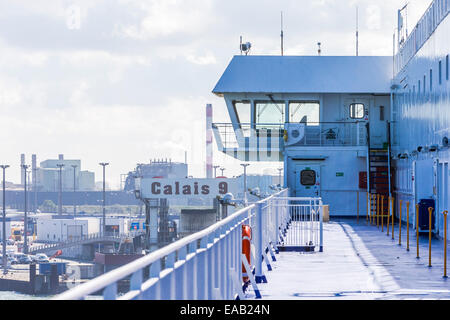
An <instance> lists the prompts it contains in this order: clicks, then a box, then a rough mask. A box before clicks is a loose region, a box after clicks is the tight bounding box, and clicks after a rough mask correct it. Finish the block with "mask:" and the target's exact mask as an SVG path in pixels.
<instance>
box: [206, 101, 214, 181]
mask: <svg viewBox="0 0 450 320" xmlns="http://www.w3.org/2000/svg"><path fill="white" fill-rule="evenodd" d="M212 133H213V132H212V104H207V105H206V178H207V179H212V177H213V151H212V143H213V135H212Z"/></svg>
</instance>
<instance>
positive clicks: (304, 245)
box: [274, 198, 324, 252]
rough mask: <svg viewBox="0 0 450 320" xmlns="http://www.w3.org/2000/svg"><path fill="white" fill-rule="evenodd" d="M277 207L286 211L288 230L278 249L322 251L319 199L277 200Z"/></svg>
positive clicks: (320, 200)
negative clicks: (316, 249)
mask: <svg viewBox="0 0 450 320" xmlns="http://www.w3.org/2000/svg"><path fill="white" fill-rule="evenodd" d="M274 201H276V202H280V201H283V203H276V206H277V207H280V208H282V209H283V210H286V218H285V219H287V221H288V228H287V229H286V231H285V232H284V234H283V235H282V238H281V241H280V247H284V248H285V249H289V250H311V251H314V250H315V248H318V249H319V251H320V252H322V251H323V208H324V205H323V203H322V199H321V198H278V199H276V200H274Z"/></svg>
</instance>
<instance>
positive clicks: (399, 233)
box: [398, 200, 403, 246]
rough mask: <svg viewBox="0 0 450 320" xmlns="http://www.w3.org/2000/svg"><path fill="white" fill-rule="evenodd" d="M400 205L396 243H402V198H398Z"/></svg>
mask: <svg viewBox="0 0 450 320" xmlns="http://www.w3.org/2000/svg"><path fill="white" fill-rule="evenodd" d="M399 202H400V207H399V210H398V211H399V212H398V245H399V246H401V245H402V203H403V200H400V201H399Z"/></svg>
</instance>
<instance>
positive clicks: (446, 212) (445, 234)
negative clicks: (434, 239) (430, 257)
mask: <svg viewBox="0 0 450 320" xmlns="http://www.w3.org/2000/svg"><path fill="white" fill-rule="evenodd" d="M443 214H444V278H447V214H448V211H447V210H446V211H444V212H443Z"/></svg>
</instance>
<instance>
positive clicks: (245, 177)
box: [241, 163, 250, 204]
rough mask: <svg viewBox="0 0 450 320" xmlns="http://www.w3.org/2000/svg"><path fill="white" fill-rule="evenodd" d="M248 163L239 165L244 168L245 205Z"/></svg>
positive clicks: (245, 199) (245, 200)
mask: <svg viewBox="0 0 450 320" xmlns="http://www.w3.org/2000/svg"><path fill="white" fill-rule="evenodd" d="M249 165H250V164H249V163H241V166H242V167H244V202H245V204H247V167H248V166H249Z"/></svg>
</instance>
